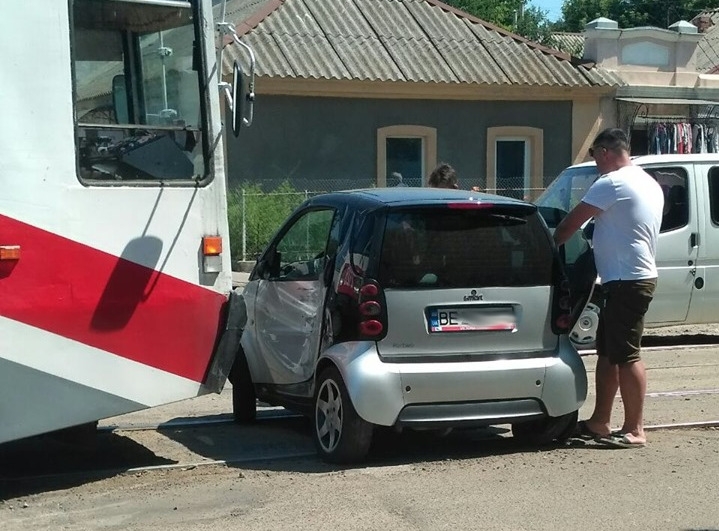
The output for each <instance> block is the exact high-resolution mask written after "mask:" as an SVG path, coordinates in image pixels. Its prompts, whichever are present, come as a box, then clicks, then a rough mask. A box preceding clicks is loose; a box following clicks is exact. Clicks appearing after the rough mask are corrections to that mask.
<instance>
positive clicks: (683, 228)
mask: <svg viewBox="0 0 719 531" xmlns="http://www.w3.org/2000/svg"><path fill="white" fill-rule="evenodd" d="M644 169H645V170H646V171H647V172H648V173H649V174H650V175H652V176H653V177H654V178H655V179H656V180H657V182H658V183H659V184H660V186H661V187H662V190H664V217H663V219H662V226H661V232H660V234H659V240H658V241H657V255H656V263H657V270H658V271H659V280H658V283H657V289H656V292H655V293H654V300H652V303H651V304H650V305H649V311H648V312H647V316H646V322H647V323H648V324H649V323H651V324H655V323H656V324H659V323H680V322H684V321H685V320H686V318H687V312H688V311H689V303H690V301H691V298H692V292H693V290H694V279H695V274H696V261H697V249H698V248H697V246H696V245H695V243H694V238H696V234H697V203H696V190H695V187H694V186H693V185H692V182H693V181H694V180H695V179H694V175H693V173H694V168H693V166H691V165H689V166H672V167H662V166H645V167H644Z"/></svg>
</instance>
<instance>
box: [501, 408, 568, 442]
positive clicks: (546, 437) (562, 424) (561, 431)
mask: <svg viewBox="0 0 719 531" xmlns="http://www.w3.org/2000/svg"><path fill="white" fill-rule="evenodd" d="M578 418H579V411H573V412H572V413H568V414H567V415H562V416H560V417H545V418H543V419H539V420H530V421H529V422H518V423H516V424H512V435H513V436H514V439H515V440H517V441H518V442H520V443H522V444H527V445H531V446H543V445H547V444H551V443H553V442H555V441H558V442H564V441H566V440H567V439H569V437H571V436H572V433H574V430H575V428H576V426H577V419H578Z"/></svg>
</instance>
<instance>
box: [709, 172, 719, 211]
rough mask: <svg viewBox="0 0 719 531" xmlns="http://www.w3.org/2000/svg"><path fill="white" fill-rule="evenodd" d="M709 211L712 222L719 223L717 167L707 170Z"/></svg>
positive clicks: (718, 173)
mask: <svg viewBox="0 0 719 531" xmlns="http://www.w3.org/2000/svg"><path fill="white" fill-rule="evenodd" d="M709 212H710V213H711V217H712V223H714V224H715V225H719V168H716V167H714V168H712V169H710V170H709Z"/></svg>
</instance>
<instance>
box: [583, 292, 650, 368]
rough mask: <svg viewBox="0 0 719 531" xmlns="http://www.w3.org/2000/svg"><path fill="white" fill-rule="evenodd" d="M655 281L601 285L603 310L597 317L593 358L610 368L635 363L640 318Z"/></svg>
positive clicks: (637, 356) (640, 326)
mask: <svg viewBox="0 0 719 531" xmlns="http://www.w3.org/2000/svg"><path fill="white" fill-rule="evenodd" d="M656 287H657V279H656V278H653V279H646V280H613V281H611V282H607V283H606V284H603V285H602V291H603V293H604V307H603V308H602V309H601V311H600V313H599V328H598V329H597V355H598V356H606V357H607V358H609V363H611V364H612V365H620V364H624V363H634V362H635V361H639V360H640V359H641V357H640V356H639V351H640V349H641V342H642V334H643V333H644V315H645V314H646V313H647V309H648V308H649V303H650V302H651V301H652V298H653V296H654V290H655V289H656Z"/></svg>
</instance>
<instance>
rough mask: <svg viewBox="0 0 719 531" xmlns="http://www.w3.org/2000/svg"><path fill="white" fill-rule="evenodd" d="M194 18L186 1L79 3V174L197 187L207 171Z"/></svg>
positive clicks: (75, 31) (91, 179)
mask: <svg viewBox="0 0 719 531" xmlns="http://www.w3.org/2000/svg"><path fill="white" fill-rule="evenodd" d="M196 18H197V17H196V15H195V13H194V12H193V8H192V5H191V4H190V2H181V1H180V2H173V3H172V4H171V5H170V4H168V5H153V4H144V3H141V2H127V1H124V0H74V1H73V19H72V39H73V47H72V54H73V57H72V59H73V79H74V98H75V137H76V138H75V140H76V145H77V151H78V167H79V176H80V179H81V180H83V181H87V182H88V183H89V184H95V183H97V184H103V183H108V182H117V181H120V182H123V183H124V184H126V183H127V182H128V181H129V182H130V183H132V182H144V183H147V182H148V181H149V182H154V183H158V184H159V183H166V182H168V181H179V182H182V181H187V182H193V183H194V182H196V181H202V180H203V179H204V178H205V177H206V176H207V160H208V150H207V145H206V144H207V139H206V138H205V135H203V129H204V123H206V119H205V109H204V102H205V98H204V94H203V91H202V84H201V83H200V80H201V78H202V76H201V72H198V71H197V67H198V64H199V61H197V60H196V59H197V57H198V56H199V53H200V52H199V49H198V42H199V39H198V35H199V31H198V28H197V27H196V22H195V20H196Z"/></svg>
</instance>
